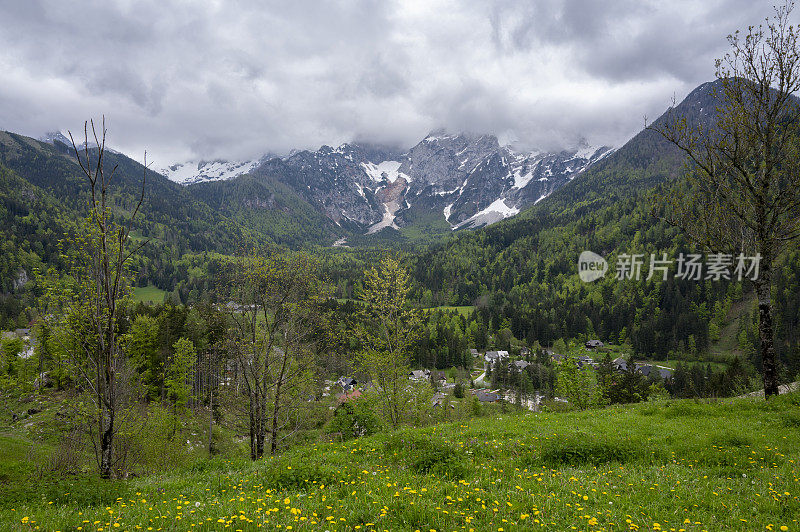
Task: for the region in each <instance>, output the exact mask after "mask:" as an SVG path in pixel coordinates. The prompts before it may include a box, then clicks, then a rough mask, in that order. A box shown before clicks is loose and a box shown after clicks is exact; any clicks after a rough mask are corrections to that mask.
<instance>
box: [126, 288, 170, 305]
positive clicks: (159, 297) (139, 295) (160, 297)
mask: <svg viewBox="0 0 800 532" xmlns="http://www.w3.org/2000/svg"><path fill="white" fill-rule="evenodd" d="M164 294H166V292H165V291H164V290H162V289H160V288H158V287H157V286H153V285H147V286H137V287H136V288H134V289H133V301H134V302H136V303H139V302H142V303H163V302H164Z"/></svg>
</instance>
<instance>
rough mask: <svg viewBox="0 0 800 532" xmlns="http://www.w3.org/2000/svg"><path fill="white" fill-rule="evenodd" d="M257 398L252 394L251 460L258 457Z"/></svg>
mask: <svg viewBox="0 0 800 532" xmlns="http://www.w3.org/2000/svg"><path fill="white" fill-rule="evenodd" d="M254 401H255V398H254V397H253V394H250V460H253V461H256V460H257V459H258V457H257V454H256V448H257V447H256V408H257V407H256V405H255V403H254Z"/></svg>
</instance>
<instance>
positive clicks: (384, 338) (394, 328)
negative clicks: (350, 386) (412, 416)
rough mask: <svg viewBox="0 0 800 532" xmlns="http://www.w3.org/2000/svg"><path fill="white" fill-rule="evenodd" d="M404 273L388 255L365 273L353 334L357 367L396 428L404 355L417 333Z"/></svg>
mask: <svg viewBox="0 0 800 532" xmlns="http://www.w3.org/2000/svg"><path fill="white" fill-rule="evenodd" d="M410 289H411V284H410V279H409V275H408V272H407V271H406V270H405V269H404V268H403V267H402V266H401V265H400V263H399V262H398V260H397V259H396V258H393V257H385V258H384V259H383V260H382V261H381V262H380V264H378V265H377V266H376V267H374V268H372V269H370V270H368V271H367V272H366V273H365V279H364V290H363V292H362V294H361V300H362V301H363V303H364V307H363V311H362V312H363V315H362V320H361V323H359V325H358V326H357V328H356V335H357V337H358V338H359V340H360V341H361V350H360V351H359V353H358V355H357V364H358V366H359V369H360V370H361V372H362V373H365V374H367V375H369V377H370V378H371V379H372V383H373V384H374V385H375V386H376V388H377V392H378V397H379V401H380V404H381V406H382V409H383V413H384V417H386V419H387V420H388V421H389V423H391V424H392V426H394V427H396V426H397V425H398V424H399V423H400V422H401V421H402V419H403V411H404V408H405V406H406V403H407V402H408V400H409V397H408V393H409V381H408V374H409V372H410V367H409V355H410V353H411V348H412V346H413V345H414V343H415V342H416V341H417V340H418V337H419V332H420V317H419V313H418V311H417V310H416V309H413V308H411V307H410V306H409V304H408V293H409V291H410Z"/></svg>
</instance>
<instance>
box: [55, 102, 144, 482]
mask: <svg viewBox="0 0 800 532" xmlns="http://www.w3.org/2000/svg"><path fill="white" fill-rule="evenodd" d="M90 130H91V133H92V137H93V139H94V142H95V147H93V148H90V144H89V141H90V137H89V131H90ZM106 135H107V130H106V125H105V117H103V122H102V127H101V130H100V132H99V133H98V131H97V128H96V127H95V124H94V121H90V122H87V123H85V124H84V143H83V145H82V146H81V148H78V146H77V145H76V143H75V140H74V139H73V138H72V133H70V139H72V147H73V150H74V154H75V158H76V160H77V163H78V165H79V167H80V169H81V171H82V173H83V175H84V176H85V177H86V179H87V180H88V183H89V191H90V201H89V214H88V217H87V218H86V220H85V222H84V224H83V226H82V230H81V231H80V232H79V233H78V234H77V235H76V236H75V237H74V238H73V239H72V240H71V242H70V243H69V244H70V245H68V246H67V247H66V248H65V253H66V254H67V255H68V256H69V257H70V271H69V275H68V276H67V277H64V278H61V279H58V280H57V281H54V282H53V283H52V284H51V285H50V286H49V287H47V288H48V290H47V296H46V297H48V298H49V299H50V300H51V301H53V302H55V304H53V305H51V306H50V307H49V308H50V309H51V315H50V319H52V320H54V321H57V325H56V326H57V327H58V328H59V330H60V336H59V338H60V340H59V341H60V343H61V345H62V346H63V348H64V350H65V352H66V353H67V354H68V355H69V357H70V358H71V360H72V366H73V368H74V371H75V374H76V375H75V376H76V380H77V383H78V386H79V387H81V388H82V389H84V390H85V391H87V392H89V393H88V395H89V397H90V398H91V403H92V412H91V413H90V414H91V416H92V417H93V418H94V422H93V428H92V431H91V432H92V434H93V436H95V437H93V438H92V441H93V444H94V447H95V455H96V458H97V464H98V469H99V471H100V476H101V477H103V478H110V477H112V476H113V473H114V466H115V455H114V437H115V435H116V433H117V431H118V429H119V424H118V417H119V409H120V398H121V395H122V394H123V392H122V390H121V389H120V384H119V382H118V380H119V378H120V376H121V375H122V373H123V366H124V356H123V353H122V348H121V345H120V344H121V335H120V330H119V322H120V318H121V313H122V301H123V299H124V298H125V297H126V295H128V293H129V291H130V284H129V281H128V275H127V273H128V272H127V262H128V260H129V259H130V258H131V256H132V255H133V254H135V253H136V252H137V251H138V250H139V249H141V247H142V246H144V245H146V243H147V241H142V242H139V243H138V244H136V245H135V246H129V236H130V233H131V229H132V225H133V221H134V218H135V217H136V216H137V214H139V212H140V210H141V208H142V204H143V202H144V195H145V183H146V172H147V156H146V154H145V161H144V169H143V172H142V183H141V190H140V192H139V193H138V195H137V197H136V198H135V200H134V201H135V203H134V205H133V208H132V209H131V210H130V211H129V214H128V215H127V216H124V215H119V214H112V212H111V209H110V205H109V199H110V196H111V187H112V183H113V182H114V179H115V177H116V175H115V174H116V170H117V167H116V166H114V167H113V168H112V169H111V171H110V172H109V171H107V170H106V168H105V154H106Z"/></svg>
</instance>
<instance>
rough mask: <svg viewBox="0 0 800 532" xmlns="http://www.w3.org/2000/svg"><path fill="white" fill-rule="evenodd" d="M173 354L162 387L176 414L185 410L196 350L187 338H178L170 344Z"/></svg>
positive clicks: (189, 393)
mask: <svg viewBox="0 0 800 532" xmlns="http://www.w3.org/2000/svg"><path fill="white" fill-rule="evenodd" d="M172 350H173V354H172V358H171V359H170V361H169V364H168V366H167V370H166V372H165V376H164V387H165V388H166V390H167V396H168V397H169V399H170V401H172V405H173V411H174V413H175V414H176V415H177V414H179V413H184V412H186V409H187V408H188V406H189V399H190V398H191V393H192V385H191V378H192V376H193V370H194V367H195V365H196V363H197V351H196V350H195V348H194V343H193V342H192V341H191V340H189V339H188V338H183V337H181V338H179V339H178V341H177V342H175V345H173V346H172Z"/></svg>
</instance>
